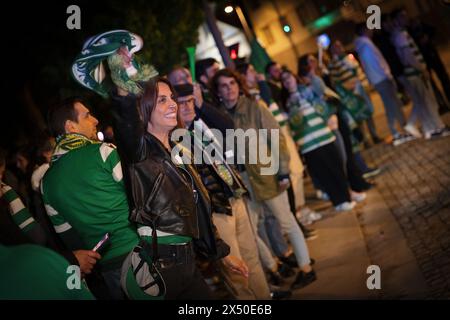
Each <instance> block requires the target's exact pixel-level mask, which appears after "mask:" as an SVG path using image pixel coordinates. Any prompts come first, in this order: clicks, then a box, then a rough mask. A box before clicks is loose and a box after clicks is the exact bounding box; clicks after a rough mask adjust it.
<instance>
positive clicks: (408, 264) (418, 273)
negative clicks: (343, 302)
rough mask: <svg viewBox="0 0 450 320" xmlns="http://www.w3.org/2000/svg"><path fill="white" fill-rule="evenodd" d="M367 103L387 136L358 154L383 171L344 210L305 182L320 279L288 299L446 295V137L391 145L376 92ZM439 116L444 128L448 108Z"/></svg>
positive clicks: (449, 199) (449, 141) (449, 157)
mask: <svg viewBox="0 0 450 320" xmlns="http://www.w3.org/2000/svg"><path fill="white" fill-rule="evenodd" d="M449 52H450V51H446V53H447V54H448V53H449ZM446 61H447V60H446ZM372 100H373V102H374V104H375V106H376V110H375V114H374V118H375V121H376V125H377V130H378V133H379V134H381V136H383V137H386V138H387V139H386V141H385V142H386V143H381V144H378V145H375V146H373V147H371V148H369V149H367V150H365V151H363V156H364V158H365V159H366V162H367V163H368V164H369V165H371V166H378V167H380V168H381V169H382V173H381V174H380V175H379V176H377V177H376V178H375V179H374V182H376V187H375V188H373V189H372V190H370V191H369V192H368V193H367V195H368V197H367V200H365V201H364V202H363V203H362V204H359V205H358V206H357V207H356V209H355V210H353V211H352V212H348V213H340V214H337V213H336V212H334V211H333V210H332V208H331V204H330V203H328V202H323V201H319V200H317V199H315V197H314V192H315V191H314V189H313V187H312V185H311V183H310V181H309V182H308V183H307V184H306V186H305V187H306V195H307V204H308V205H309V206H311V207H312V208H314V209H315V210H317V211H320V212H321V213H322V214H323V215H324V219H322V220H321V221H318V222H316V223H315V224H314V225H313V226H312V227H313V228H315V229H316V230H318V232H319V238H318V239H315V240H312V241H308V246H309V248H310V252H311V255H312V257H314V258H315V259H316V261H317V266H316V267H315V268H316V271H317V275H318V280H317V281H316V283H313V284H312V285H310V286H308V287H306V288H303V289H300V290H297V291H295V292H294V295H293V298H294V299H449V298H450V137H445V138H440V139H436V140H428V141H427V140H424V139H418V140H415V141H411V142H408V143H405V144H402V145H400V146H397V147H393V146H392V145H391V144H389V143H388V142H389V132H388V129H387V123H386V118H385V115H384V110H383V106H382V104H381V101H380V98H379V96H378V94H376V93H372ZM404 111H405V114H406V115H408V114H409V113H410V112H411V106H410V105H409V106H408V107H406V108H405V110H404ZM442 118H443V120H444V122H445V123H446V124H447V125H450V113H446V114H445V115H443V116H442ZM370 265H378V266H379V267H380V269H381V278H382V281H381V282H382V288H381V290H369V289H368V288H367V284H366V281H367V279H368V277H369V274H368V272H367V268H368V266H370Z"/></svg>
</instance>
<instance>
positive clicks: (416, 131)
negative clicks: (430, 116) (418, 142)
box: [403, 124, 422, 138]
mask: <svg viewBox="0 0 450 320" xmlns="http://www.w3.org/2000/svg"><path fill="white" fill-rule="evenodd" d="M403 129H405V131H406V132H408V133H409V134H411V135H413V136H414V137H416V138H422V134H421V133H420V131H419V129H417V128H416V127H415V126H414V125H413V124H407V125H406V126H404V127H403Z"/></svg>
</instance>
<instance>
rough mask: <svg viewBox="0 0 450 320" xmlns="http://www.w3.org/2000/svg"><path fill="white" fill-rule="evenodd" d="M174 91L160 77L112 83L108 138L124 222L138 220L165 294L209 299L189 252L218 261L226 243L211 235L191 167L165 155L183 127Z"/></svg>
mask: <svg viewBox="0 0 450 320" xmlns="http://www.w3.org/2000/svg"><path fill="white" fill-rule="evenodd" d="M173 93H174V91H173V90H172V86H171V84H170V83H169V82H168V81H167V80H165V79H163V78H157V79H155V80H150V81H148V82H147V83H146V84H145V87H144V90H143V93H142V95H137V96H136V95H132V94H129V93H128V92H126V91H124V90H123V89H120V88H118V89H117V94H116V95H114V97H113V105H114V127H115V137H116V139H117V143H118V148H119V149H118V151H119V153H120V155H121V159H122V163H123V164H124V169H125V175H124V176H125V177H126V182H127V187H128V192H129V198H130V210H131V212H130V220H131V221H133V222H135V223H137V225H138V233H139V235H140V236H141V238H142V239H143V241H141V244H142V246H143V247H145V248H146V249H145V250H146V251H148V254H150V255H151V256H152V261H153V263H154V264H156V266H157V268H158V269H159V272H160V274H161V275H162V279H163V281H164V283H165V292H163V293H165V294H164V296H165V298H166V299H209V298H211V292H210V290H209V288H208V286H207V284H206V283H205V281H204V280H203V278H202V276H201V274H200V271H199V270H198V268H197V266H196V263H195V254H197V255H201V256H203V257H205V258H211V259H219V258H222V257H225V256H227V255H228V253H229V247H228V246H227V245H226V244H225V243H224V242H223V241H221V240H220V239H218V238H216V235H215V229H214V226H213V224H212V222H211V217H210V210H211V208H210V199H209V195H208V192H207V190H206V189H205V187H204V185H203V184H202V182H201V179H200V177H199V175H198V173H197V172H196V170H195V168H194V167H193V166H192V165H191V164H186V163H183V162H182V161H181V157H172V156H171V153H172V149H173V148H174V147H175V144H174V143H173V142H172V141H171V139H170V136H171V133H172V131H173V130H174V129H175V128H177V127H182V126H183V124H182V122H181V120H180V118H179V113H178V105H177V103H176V102H175V100H174V95H173ZM177 159H178V160H177ZM194 250H195V251H194ZM194 252H195V254H194ZM156 291H157V292H156V294H155V295H157V296H161V294H162V293H161V292H158V290H156ZM159 291H161V288H160V290H159Z"/></svg>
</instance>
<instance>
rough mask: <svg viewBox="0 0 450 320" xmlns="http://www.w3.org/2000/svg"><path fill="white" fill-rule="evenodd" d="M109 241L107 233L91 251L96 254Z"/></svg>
mask: <svg viewBox="0 0 450 320" xmlns="http://www.w3.org/2000/svg"><path fill="white" fill-rule="evenodd" d="M108 240H109V232H107V233H106V234H105V235H104V236H103V238H102V239H101V240H100V241H99V242H98V243H97V244H96V245H95V247H94V249H92V251H94V252H97V251H99V250H100V249H101V248H103V247H104V246H105V244H106V243H107V242H108Z"/></svg>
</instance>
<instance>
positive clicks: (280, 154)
mask: <svg viewBox="0 0 450 320" xmlns="http://www.w3.org/2000/svg"><path fill="white" fill-rule="evenodd" d="M222 107H223V106H222ZM223 108H225V107H223ZM228 111H229V110H228ZM230 113H231V115H232V118H233V121H234V128H235V129H242V130H244V131H246V130H248V129H256V133H257V134H256V139H257V140H256V141H255V142H254V143H251V142H246V148H245V150H249V145H251V146H252V147H254V146H259V145H260V143H261V144H264V143H265V144H266V146H267V156H269V155H270V156H271V157H272V160H271V161H270V162H269V163H268V164H263V163H261V162H260V161H259V160H260V159H259V157H258V161H256V163H254V164H252V163H250V161H249V159H248V158H246V160H245V164H244V165H245V170H246V171H247V174H248V176H249V179H250V183H251V187H252V188H253V190H254V193H255V195H256V198H257V200H269V199H272V198H274V197H276V196H277V195H279V194H280V193H281V192H282V191H281V190H280V189H279V186H278V181H279V177H287V178H288V177H289V176H288V175H289V151H288V148H287V145H286V141H285V139H284V137H283V134H282V132H281V130H280V126H279V125H278V122H277V121H276V120H275V118H274V117H273V115H272V113H271V112H270V110H269V109H268V108H267V107H266V106H265V105H264V103H263V102H256V101H254V100H252V99H250V98H247V97H245V96H241V97H240V98H239V100H238V103H237V106H236V108H235V110H234V112H230ZM259 129H267V131H268V132H267V140H266V141H265V142H262V141H261V142H260V141H259V140H260V135H259V134H258V133H259V131H258V130H259ZM273 129H275V130H278V134H279V148H278V149H279V150H271V149H270V147H271V141H270V139H271V130H273ZM238 147H242V146H238ZM237 150H238V149H237V148H235V153H236V152H237ZM263 155H264V153H263ZM273 159H278V160H279V167H278V170H277V172H276V173H275V174H262V171H261V170H264V169H266V170H267V168H268V167H270V166H271V164H272V163H273Z"/></svg>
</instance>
